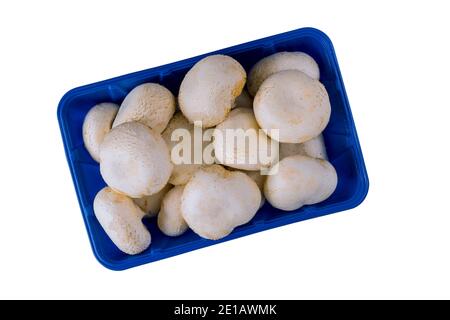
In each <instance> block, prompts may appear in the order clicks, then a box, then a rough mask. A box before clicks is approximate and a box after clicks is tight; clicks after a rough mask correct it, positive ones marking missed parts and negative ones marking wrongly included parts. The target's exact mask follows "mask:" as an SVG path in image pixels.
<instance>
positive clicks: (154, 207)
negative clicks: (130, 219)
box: [133, 183, 172, 218]
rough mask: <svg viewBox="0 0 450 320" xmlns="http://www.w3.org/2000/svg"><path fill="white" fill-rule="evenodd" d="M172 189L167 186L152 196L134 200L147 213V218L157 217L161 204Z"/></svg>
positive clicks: (170, 186) (169, 185)
mask: <svg viewBox="0 0 450 320" xmlns="http://www.w3.org/2000/svg"><path fill="white" fill-rule="evenodd" d="M170 189H172V185H171V184H169V183H168V184H166V185H165V186H164V188H162V189H161V191H159V192H157V193H155V194H152V195H150V196H145V197H142V198H138V199H133V200H134V203H136V204H137V205H138V206H139V208H141V210H142V211H144V212H145V213H146V216H147V217H149V218H152V217H155V216H156V215H157V214H158V212H159V209H160V208H161V202H162V199H163V198H164V196H165V195H166V194H167V192H169V190H170Z"/></svg>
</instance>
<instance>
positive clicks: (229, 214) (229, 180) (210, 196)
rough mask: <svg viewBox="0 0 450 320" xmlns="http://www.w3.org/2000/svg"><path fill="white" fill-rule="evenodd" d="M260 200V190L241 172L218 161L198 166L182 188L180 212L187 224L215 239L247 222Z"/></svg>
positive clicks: (208, 237) (200, 233) (197, 231)
mask: <svg viewBox="0 0 450 320" xmlns="http://www.w3.org/2000/svg"><path fill="white" fill-rule="evenodd" d="M260 203H261V192H260V191H259V188H258V186H257V185H256V183H255V182H254V181H253V180H252V179H251V178H249V177H248V176H247V175H246V174H245V173H242V172H239V171H233V172H232V171H228V170H226V169H224V168H223V167H222V166H220V165H211V166H208V167H205V168H202V169H200V170H198V171H197V172H196V173H195V175H194V177H193V178H192V179H191V180H190V181H189V182H188V184H187V185H186V186H185V188H184V192H183V196H182V200H181V212H182V214H183V218H184V220H185V221H186V223H187V224H188V226H189V227H190V228H191V229H192V230H193V231H194V232H195V233H197V234H198V235H200V236H201V237H203V238H206V239H212V240H217V239H220V238H223V237H225V236H227V235H228V234H230V233H231V232H232V231H233V229H234V228H235V227H237V226H239V225H242V224H245V223H247V222H249V221H250V220H251V219H252V218H253V217H254V215H255V214H256V212H257V210H258V209H259V206H260Z"/></svg>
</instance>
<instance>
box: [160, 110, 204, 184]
mask: <svg viewBox="0 0 450 320" xmlns="http://www.w3.org/2000/svg"><path fill="white" fill-rule="evenodd" d="M177 129H185V130H187V133H188V134H189V137H185V138H189V139H190V140H189V141H190V148H189V150H190V152H189V154H187V155H186V154H184V153H183V154H182V155H180V154H176V155H172V152H175V153H176V152H177V149H175V150H174V148H176V146H177V145H179V143H180V142H181V141H177V140H173V139H172V134H173V133H174V131H175V130H177ZM162 137H163V139H164V141H165V142H166V144H167V146H168V147H169V150H170V152H171V159H172V160H174V159H173V157H180V158H181V157H182V158H185V157H186V158H189V159H188V161H187V163H176V164H174V166H173V171H172V175H171V176H170V179H169V183H171V184H173V185H181V184H186V183H187V182H188V181H189V179H190V178H191V177H192V175H193V174H194V173H195V171H197V170H198V169H199V168H201V167H202V164H201V162H202V159H201V157H202V152H203V141H199V142H197V141H194V125H193V124H191V123H189V121H188V120H187V119H186V118H185V117H184V116H183V114H182V113H181V112H177V113H176V114H175V115H174V116H173V118H172V119H171V120H170V122H169V124H168V125H167V128H166V130H164V132H163V133H162ZM174 138H176V137H174ZM200 138H201V137H200ZM196 148H199V149H200V150H196ZM178 151H180V153H182V152H185V151H186V150H178ZM196 151H197V153H199V156H200V159H199V160H200V163H197V164H196V163H194V160H195V159H194V157H195V152H196ZM180 160H182V159H180ZM172 162H173V161H172Z"/></svg>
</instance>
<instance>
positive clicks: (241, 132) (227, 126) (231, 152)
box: [214, 108, 278, 170]
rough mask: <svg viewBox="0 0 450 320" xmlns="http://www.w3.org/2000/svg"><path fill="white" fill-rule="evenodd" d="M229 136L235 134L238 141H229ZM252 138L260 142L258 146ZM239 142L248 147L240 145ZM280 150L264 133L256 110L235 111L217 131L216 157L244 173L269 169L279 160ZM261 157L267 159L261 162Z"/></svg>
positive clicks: (215, 132)
mask: <svg viewBox="0 0 450 320" xmlns="http://www.w3.org/2000/svg"><path fill="white" fill-rule="evenodd" d="M227 133H234V135H235V136H236V137H237V139H235V138H234V137H233V136H229V137H227ZM250 135H253V137H254V138H255V139H257V143H251V142H250V141H252V139H249V138H246V136H247V137H249V136H250ZM239 140H240V141H242V142H245V143H239V142H238V141H239ZM246 141H248V142H246ZM253 141H255V140H253ZM276 146H278V144H275V146H272V141H271V139H270V138H269V137H268V136H267V135H266V134H265V133H264V132H263V131H262V130H260V128H259V126H258V123H257V122H256V118H255V115H254V113H253V110H252V109H248V108H236V109H233V110H232V111H231V112H230V113H229V115H228V117H227V118H226V119H225V121H223V122H222V123H221V124H219V125H218V126H217V127H216V129H215V130H214V154H215V157H216V159H217V161H218V162H219V163H221V164H224V165H226V166H229V167H232V168H236V169H241V170H260V169H261V168H268V167H270V166H271V165H272V164H273V163H275V162H276V160H277V156H278V150H275V148H276ZM272 147H274V148H273V149H272ZM260 154H261V155H264V157H263V158H261V157H260V156H259V155H260Z"/></svg>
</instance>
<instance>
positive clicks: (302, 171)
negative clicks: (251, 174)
mask: <svg viewBox="0 0 450 320" xmlns="http://www.w3.org/2000/svg"><path fill="white" fill-rule="evenodd" d="M271 170H274V173H275V172H276V174H273V175H270V174H269V175H268V176H267V180H266V183H265V185H264V195H265V197H266V199H267V201H269V202H270V204H271V205H272V206H274V207H275V208H279V209H282V210H286V211H291V210H296V209H298V208H300V207H302V206H303V205H308V204H314V203H318V202H321V201H323V200H325V199H327V198H328V197H329V196H331V194H332V193H333V192H334V190H335V189H336V185H337V174H336V170H335V169H334V167H333V166H332V165H331V164H330V163H329V162H328V161H326V160H322V159H316V158H311V157H307V156H301V155H296V156H290V157H286V158H284V159H283V160H281V161H280V162H279V163H277V164H276V165H275V166H274V167H273V168H272V169H271ZM276 170H278V171H276Z"/></svg>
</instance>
